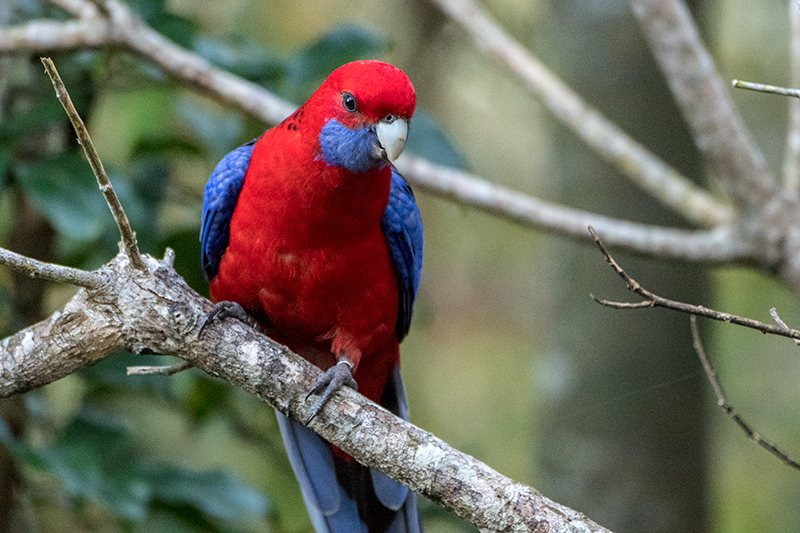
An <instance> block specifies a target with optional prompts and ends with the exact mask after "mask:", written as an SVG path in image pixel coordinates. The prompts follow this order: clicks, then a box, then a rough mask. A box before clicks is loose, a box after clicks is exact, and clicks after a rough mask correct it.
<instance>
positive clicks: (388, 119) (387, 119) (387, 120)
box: [383, 114, 397, 124]
mask: <svg viewBox="0 0 800 533" xmlns="http://www.w3.org/2000/svg"><path fill="white" fill-rule="evenodd" d="M396 118H397V117H395V116H394V115H391V114H390V115H386V116H385V117H383V121H384V122H385V123H387V124H391V123H392V122H394V121H395V119H396Z"/></svg>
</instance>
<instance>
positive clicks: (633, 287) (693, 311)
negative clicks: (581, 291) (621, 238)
mask: <svg viewBox="0 0 800 533" xmlns="http://www.w3.org/2000/svg"><path fill="white" fill-rule="evenodd" d="M589 233H591V235H592V238H593V239H594V242H595V243H597V246H598V247H599V248H600V251H601V252H602V254H603V256H604V257H605V259H606V262H607V263H608V264H609V265H610V266H611V268H612V269H613V270H614V272H616V273H617V274H619V277H621V278H622V280H623V281H624V282H625V284H626V285H627V286H628V290H630V291H632V292H633V293H635V294H637V295H639V296H641V297H642V298H643V299H644V300H645V302H647V304H649V305H644V304H643V303H639V302H637V303H635V304H631V303H630V302H614V301H610V300H601V299H598V298H595V297H594V296H592V298H593V299H594V300H595V301H596V302H597V303H599V304H601V305H605V306H607V307H613V308H615V309H640V308H642V307H664V308H666V309H673V310H675V311H681V312H682V313H688V314H690V315H696V316H702V317H705V318H710V319H712V320H719V321H722V322H727V323H729V324H736V325H739V326H744V327H746V328H751V329H757V330H758V331H760V332H762V333H770V334H772V335H780V336H782V337H789V338H791V339H800V331H798V330H796V329H791V328H786V327H784V326H779V325H776V324H767V323H765V322H759V321H758V320H753V319H752V318H745V317H741V316H737V315H732V314H730V313H723V312H720V311H715V310H713V309H709V308H708V307H703V306H702V305H692V304H687V303H685V302H678V301H676V300H670V299H668V298H663V297H661V296H658V295H657V294H654V293H652V292H650V291H648V290H647V289H645V288H644V287H643V286H642V285H641V284H640V283H639V282H638V281H636V280H635V279H633V278H632V277H630V276H629V275H628V273H627V272H625V270H623V268H622V267H621V266H619V263H617V261H616V260H615V259H614V258H613V257H612V256H611V254H610V253H609V251H608V249H607V248H606V247H605V245H604V244H603V242H602V241H601V240H600V237H599V236H598V235H597V232H595V230H594V228H592V227H591V226H589Z"/></svg>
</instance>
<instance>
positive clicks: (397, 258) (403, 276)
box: [381, 167, 424, 340]
mask: <svg viewBox="0 0 800 533" xmlns="http://www.w3.org/2000/svg"><path fill="white" fill-rule="evenodd" d="M381 227H382V228H383V233H384V234H385V235H386V239H387V240H388V241H389V250H390V251H391V252H392V258H393V259H394V265H395V268H396V270H397V275H398V277H399V282H400V302H399V314H398V316H397V338H398V339H399V340H403V338H404V337H405V336H406V334H407V333H408V328H409V326H410V325H411V315H412V313H413V312H414V300H415V299H416V297H417V291H418V290H419V282H420V279H421V278H422V248H423V242H424V237H423V233H422V218H421V217H420V213H419V208H418V207H417V202H416V200H415V199H414V193H413V192H412V191H411V187H409V185H408V183H407V182H406V180H405V179H404V178H403V176H401V175H400V173H399V172H397V169H395V168H394V167H392V188H391V191H390V192H389V204H388V205H387V206H386V211H385V212H384V214H383V219H382V220H381Z"/></svg>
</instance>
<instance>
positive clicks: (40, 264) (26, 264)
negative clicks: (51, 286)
mask: <svg viewBox="0 0 800 533" xmlns="http://www.w3.org/2000/svg"><path fill="white" fill-rule="evenodd" d="M0 265H6V266H8V267H11V268H13V269H14V270H16V271H17V272H21V273H23V274H25V275H27V276H30V277H32V278H39V279H46V280H48V281H56V282H59V283H69V284H70V285H75V286H77V287H84V288H86V289H96V288H98V287H100V286H101V285H102V284H103V283H104V282H105V281H106V280H105V277H104V276H103V275H102V274H101V273H99V272H87V271H85V270H80V269H78V268H70V267H66V266H61V265H54V264H53V263H45V262H44V261H38V260H36V259H31V258H30V257H25V256H24V255H20V254H17V253H14V252H12V251H11V250H6V249H5V248H0Z"/></svg>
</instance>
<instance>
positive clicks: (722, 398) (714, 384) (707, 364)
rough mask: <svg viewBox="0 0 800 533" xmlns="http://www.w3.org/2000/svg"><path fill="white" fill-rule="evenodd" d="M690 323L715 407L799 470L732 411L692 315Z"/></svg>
mask: <svg viewBox="0 0 800 533" xmlns="http://www.w3.org/2000/svg"><path fill="white" fill-rule="evenodd" d="M690 321H691V325H692V345H693V346H694V350H695V351H696V352H697V356H698V357H699V358H700V363H702V365H703V370H705V372H706V376H707V377H708V381H709V382H710V383H711V388H713V389H714V394H715V395H716V397H717V405H719V406H720V407H721V408H722V410H723V411H725V412H726V413H727V414H728V416H730V417H731V418H732V419H733V421H734V422H736V424H737V425H738V426H739V427H740V428H742V431H744V433H745V435H747V437H748V438H749V439H750V440H752V441H753V442H755V443H756V444H758V445H759V446H761V447H762V448H764V449H765V450H767V451H768V452H769V453H771V454H772V455H774V456H775V457H777V458H778V459H780V460H781V461H782V462H783V463H784V464H786V465H787V466H790V467H792V468H794V469H795V470H800V462H798V461H796V460H795V459H792V458H791V457H790V456H789V455H787V454H786V453H784V452H783V451H782V450H781V449H780V448H778V447H777V446H776V445H774V444H773V443H771V442H770V441H768V440H767V439H765V438H764V437H762V436H761V435H760V434H759V433H758V432H756V431H755V430H754V429H753V427H752V426H751V425H750V424H748V423H747V422H746V421H745V420H744V419H743V418H742V417H741V416H739V414H738V413H737V412H736V411H735V410H734V409H733V406H732V405H731V403H730V401H728V396H727V395H726V394H725V391H724V390H723V388H722V383H720V381H719V377H718V376H717V371H716V370H715V369H714V365H712V364H711V360H710V359H709V358H708V357H707V356H706V352H705V350H704V349H703V343H702V342H701V340H700V333H699V332H698V331H697V317H696V316H694V315H692V316H691V317H690Z"/></svg>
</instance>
